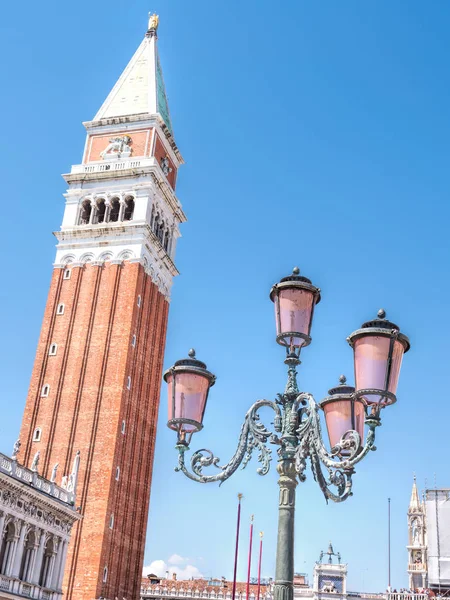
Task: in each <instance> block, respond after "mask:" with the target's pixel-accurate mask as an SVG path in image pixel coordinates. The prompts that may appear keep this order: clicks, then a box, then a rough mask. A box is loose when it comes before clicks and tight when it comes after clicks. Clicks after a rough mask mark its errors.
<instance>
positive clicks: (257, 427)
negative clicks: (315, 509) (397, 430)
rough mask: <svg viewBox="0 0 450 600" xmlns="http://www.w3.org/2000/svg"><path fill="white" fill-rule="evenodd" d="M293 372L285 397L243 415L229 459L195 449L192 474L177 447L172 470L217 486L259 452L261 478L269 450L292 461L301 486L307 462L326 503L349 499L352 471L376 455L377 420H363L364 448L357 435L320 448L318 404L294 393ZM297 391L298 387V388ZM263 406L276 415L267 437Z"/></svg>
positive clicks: (261, 403)
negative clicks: (208, 470)
mask: <svg viewBox="0 0 450 600" xmlns="http://www.w3.org/2000/svg"><path fill="white" fill-rule="evenodd" d="M294 379H295V370H294V369H293V368H292V366H291V367H290V369H289V378H288V384H289V385H288V386H287V389H288V392H285V393H284V394H278V397H277V399H276V400H275V401H274V402H272V401H270V400H258V401H257V402H255V404H253V406H252V407H251V408H250V409H249V411H248V412H247V414H246V416H245V419H244V423H243V424H242V427H241V432H240V436H239V442H238V447H237V450H236V452H235V454H234V456H233V457H232V459H231V460H230V461H229V462H228V463H227V464H225V465H220V464H219V463H220V459H219V458H218V457H217V456H215V455H214V454H213V453H212V452H211V451H210V450H207V449H205V448H203V449H201V450H197V452H194V454H193V455H192V457H191V470H188V468H187V467H186V464H185V452H186V451H187V450H188V447H187V446H186V445H184V444H180V445H179V446H178V449H179V458H178V466H177V467H176V469H175V470H176V471H182V472H183V473H184V474H185V475H186V476H187V477H189V478H190V479H193V480H194V481H198V482H200V483H209V482H213V481H217V482H220V483H222V482H223V481H225V480H226V479H228V478H229V477H230V476H231V475H232V474H233V473H234V472H235V471H236V470H237V469H238V467H239V466H240V465H242V468H245V467H246V466H247V464H248V463H249V461H250V459H251V458H252V455H253V452H254V451H255V450H256V451H257V452H258V457H257V458H258V462H259V463H260V466H259V467H258V469H257V473H259V475H266V474H267V473H268V472H269V468H270V462H271V460H272V452H271V450H270V449H269V448H268V446H267V442H268V441H269V442H270V443H271V444H275V445H277V446H278V455H279V460H280V461H291V462H292V464H293V465H295V472H296V474H297V476H298V479H299V481H305V479H306V475H305V471H306V466H307V461H308V459H309V461H310V463H311V470H312V473H313V476H314V479H315V480H316V481H317V483H318V484H319V486H320V489H321V490H322V492H323V494H324V496H325V499H326V500H327V501H328V500H332V501H333V502H342V501H343V500H346V499H347V498H348V497H349V496H351V494H352V475H353V473H354V466H355V465H356V464H357V463H358V462H360V461H361V460H362V459H363V458H364V457H365V456H366V455H367V453H368V452H369V451H370V450H375V445H374V442H375V429H376V427H377V426H378V425H380V420H379V417H378V415H371V414H369V415H368V416H367V418H366V425H367V427H368V432H367V437H366V442H365V444H363V443H362V440H361V437H360V435H359V433H358V432H357V431H347V432H346V433H345V434H344V435H343V436H342V438H341V439H340V440H339V443H338V444H336V445H335V446H334V447H333V448H332V449H331V450H330V451H328V450H327V449H326V448H325V446H324V443H323V437H322V428H321V423H320V416H319V405H318V404H317V403H316V401H315V400H314V398H313V396H312V394H309V393H306V392H302V393H293V392H292V390H294V389H295V387H296V386H295V385H294V383H293V382H294ZM297 389H298V388H297ZM264 406H267V407H269V408H271V409H272V410H273V411H274V412H275V417H274V430H275V431H276V432H277V433H280V435H279V436H278V435H276V434H275V433H273V432H271V431H270V430H269V429H267V427H266V426H265V425H264V424H263V423H262V422H261V421H260V418H259V414H258V410H259V409H260V408H261V407H264ZM206 467H215V468H216V469H218V471H219V472H218V473H216V474H214V475H205V474H204V472H203V471H204V469H205V468H206Z"/></svg>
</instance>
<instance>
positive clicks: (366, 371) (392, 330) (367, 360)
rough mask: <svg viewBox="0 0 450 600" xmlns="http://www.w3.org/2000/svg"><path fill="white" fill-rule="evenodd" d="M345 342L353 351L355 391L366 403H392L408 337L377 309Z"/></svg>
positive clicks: (408, 345) (394, 398)
mask: <svg viewBox="0 0 450 600" xmlns="http://www.w3.org/2000/svg"><path fill="white" fill-rule="evenodd" d="M348 342H349V344H350V346H352V348H353V352H354V363H355V387H356V395H357V396H358V397H363V398H364V399H365V401H366V402H367V403H368V404H379V405H380V406H386V405H388V404H393V403H394V402H395V401H396V399H397V398H396V392H397V385H398V378H399V375H400V367H401V364H402V359H403V354H404V353H405V352H408V350H409V348H410V343H409V339H408V338H407V337H406V335H404V334H403V333H400V329H399V327H398V326H397V325H395V323H392V322H391V321H388V320H387V319H386V313H385V311H384V310H379V311H378V318H377V319H374V320H373V321H367V323H364V324H363V325H362V327H361V329H358V330H357V331H355V332H353V333H352V334H351V335H350V336H349V337H348Z"/></svg>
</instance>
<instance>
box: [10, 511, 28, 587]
mask: <svg viewBox="0 0 450 600" xmlns="http://www.w3.org/2000/svg"><path fill="white" fill-rule="evenodd" d="M26 532H27V524H26V523H25V521H23V522H22V527H21V529H20V536H19V539H18V540H17V541H16V543H15V548H14V550H13V552H11V559H10V560H9V561H8V562H9V566H8V567H7V574H10V575H11V577H18V576H19V571H20V563H21V562H22V556H23V551H24V548H25V543H24V541H25V534H26Z"/></svg>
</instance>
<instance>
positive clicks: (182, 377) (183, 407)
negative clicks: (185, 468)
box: [164, 349, 216, 445]
mask: <svg viewBox="0 0 450 600" xmlns="http://www.w3.org/2000/svg"><path fill="white" fill-rule="evenodd" d="M188 355H189V358H185V359H183V360H177V362H176V363H175V364H174V365H173V367H171V368H170V369H168V370H167V371H166V372H165V373H164V381H166V382H167V384H168V389H169V420H168V422H167V425H168V427H170V429H174V430H175V431H176V432H177V433H178V443H179V444H185V445H188V444H189V442H190V440H191V437H192V434H193V433H194V432H195V431H200V429H202V428H203V415H204V414H205V408H206V401H207V400H208V393H209V388H210V387H211V386H213V385H214V383H215V381H216V377H215V375H213V374H212V373H210V372H209V371H208V370H207V369H206V365H205V363H203V362H201V361H200V360H197V359H196V358H195V350H192V349H191V350H189V352H188Z"/></svg>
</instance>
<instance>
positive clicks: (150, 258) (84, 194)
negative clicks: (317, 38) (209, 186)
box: [20, 15, 185, 600]
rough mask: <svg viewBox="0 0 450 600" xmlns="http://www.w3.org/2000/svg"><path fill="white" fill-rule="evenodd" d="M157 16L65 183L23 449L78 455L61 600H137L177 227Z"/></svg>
mask: <svg viewBox="0 0 450 600" xmlns="http://www.w3.org/2000/svg"><path fill="white" fill-rule="evenodd" d="M157 29H158V17H157V16H156V15H153V16H151V17H150V20H149V25H148V30H147V32H146V34H145V37H144V39H143V41H142V43H141V44H140V46H139V47H138V49H137V51H136V53H135V54H134V56H133V57H132V58H131V60H130V62H129V64H128V66H127V67H126V68H125V70H124V72H123V73H122V75H121V76H120V78H119V79H118V81H117V83H116V84H115V86H114V87H113V89H112V90H111V92H110V93H109V95H108V97H107V98H106V100H105V102H104V103H103V105H102V106H101V107H100V109H99V111H98V112H97V114H96V115H95V117H94V119H93V120H92V121H89V122H86V123H84V126H85V128H86V130H87V135H86V143H85V148H84V152H83V156H82V159H81V162H80V163H79V164H76V165H74V166H72V169H71V171H70V173H68V174H66V175H64V178H65V180H66V182H67V184H68V190H67V193H66V194H65V198H66V204H65V212H64V217H63V221H62V225H61V229H60V230H59V231H58V232H56V233H55V236H56V238H57V240H58V244H57V250H56V259H55V263H54V269H53V274H52V279H51V284H50V291H49V295H48V300H47V305H46V309H45V314H44V320H43V324H42V329H41V334H40V338H39V343H38V348H37V353H36V359H35V363H34V368H33V373H32V378H31V384H30V388H29V393H28V398H27V402H26V407H25V412H24V416H23V422H22V428H21V433H20V439H21V441H22V444H23V450H24V453H23V456H24V463H25V464H26V465H28V466H29V465H30V464H31V462H32V460H33V457H34V456H35V454H36V452H37V451H39V452H40V464H41V468H42V473H43V475H44V476H45V477H49V476H50V473H51V471H52V469H53V467H54V465H55V464H56V463H59V464H60V468H61V470H62V472H63V473H66V472H67V471H68V469H69V466H70V464H71V461H72V460H73V458H74V455H75V453H76V452H77V451H79V452H80V454H81V466H80V472H79V480H78V499H77V504H78V505H79V507H80V512H81V515H82V519H81V520H80V522H79V523H78V524H77V525H76V527H75V529H74V532H73V535H72V541H71V544H70V548H69V553H68V558H67V568H66V575H65V581H64V590H65V594H66V598H67V600H94V599H95V598H99V597H103V598H106V599H114V598H120V600H122V598H126V600H134V599H137V598H138V597H139V590H140V584H141V575H142V565H143V554H144V544H145V536H146V528H147V518H148V508H149V498H150V486H151V478H152V465H153V455H154V448H155V437H156V426H157V415H158V407H159V394H160V385H161V374H162V364H163V356H164V345H165V339H166V327H167V315H168V309H169V297H170V290H171V285H172V279H173V277H174V276H175V275H177V269H176V267H175V264H174V256H175V248H176V243H177V239H178V237H179V235H180V234H179V225H180V223H182V222H184V221H185V216H184V213H183V211H182V208H181V205H180V202H179V201H178V199H177V197H176V195H175V185H176V179H177V173H178V168H179V166H180V165H181V164H182V162H183V161H182V157H181V155H180V152H179V150H178V148H177V146H176V144H175V140H174V136H173V129H172V123H171V120H170V115H169V109H168V104H167V98H166V92H165V87H164V81H163V76H162V70H161V65H160V60H159V56H158V48H157Z"/></svg>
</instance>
